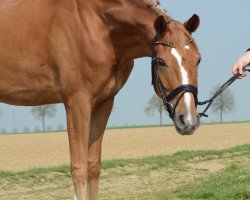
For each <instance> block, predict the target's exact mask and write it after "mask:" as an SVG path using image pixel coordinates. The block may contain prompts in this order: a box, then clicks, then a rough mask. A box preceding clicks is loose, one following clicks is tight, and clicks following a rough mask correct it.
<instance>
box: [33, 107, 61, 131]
mask: <svg viewBox="0 0 250 200" xmlns="http://www.w3.org/2000/svg"><path fill="white" fill-rule="evenodd" d="M56 112H57V109H56V105H54V104H53V105H52V104H51V105H42V106H35V107H33V108H32V110H31V113H32V114H33V115H35V117H36V118H37V119H38V120H41V122H42V130H43V132H45V118H46V117H48V118H52V117H54V116H55V115H56Z"/></svg>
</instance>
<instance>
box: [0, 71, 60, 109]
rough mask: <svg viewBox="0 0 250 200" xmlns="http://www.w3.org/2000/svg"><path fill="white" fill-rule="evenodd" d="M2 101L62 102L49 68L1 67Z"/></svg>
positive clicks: (30, 104)
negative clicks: (37, 69) (11, 68)
mask: <svg viewBox="0 0 250 200" xmlns="http://www.w3.org/2000/svg"><path fill="white" fill-rule="evenodd" d="M0 102H3V103H7V104H13V105H23V106H34V105H41V104H50V103H60V102H62V100H61V96H60V94H59V91H58V89H57V88H56V85H55V81H54V77H53V73H52V72H50V71H49V70H44V71H43V72H42V71H36V70H35V69H34V70H31V69H29V70H28V69H26V70H24V69H22V70H18V69H17V70H16V71H14V70H10V69H5V68H3V67H0Z"/></svg>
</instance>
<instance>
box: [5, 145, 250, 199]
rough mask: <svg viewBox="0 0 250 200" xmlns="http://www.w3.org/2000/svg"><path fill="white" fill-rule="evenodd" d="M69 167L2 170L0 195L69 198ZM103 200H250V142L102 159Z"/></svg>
mask: <svg viewBox="0 0 250 200" xmlns="http://www.w3.org/2000/svg"><path fill="white" fill-rule="evenodd" d="M72 196H73V188H72V182H71V178H70V173H69V168H68V166H61V167H54V168H37V169H31V170H28V171H20V172H6V171H5V172H4V171H2V172H0V199H1V200H17V199H18V200H24V199H36V200H66V199H72ZM100 196H101V197H100V199H101V200H125V199H126V200H167V199H170V200H172V199H211V200H212V199H219V200H228V199H236V200H237V199H239V200H240V199H241V200H244V199H250V144H248V145H243V146H239V147H235V148H231V149H226V150H220V151H182V152H177V153H175V154H173V155H160V156H150V157H145V158H142V159H121V160H109V161H104V162H103V163H102V176H101V188H100Z"/></svg>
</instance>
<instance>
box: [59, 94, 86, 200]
mask: <svg viewBox="0 0 250 200" xmlns="http://www.w3.org/2000/svg"><path fill="white" fill-rule="evenodd" d="M87 99H88V98H86V96H85V95H84V94H77V95H74V96H72V97H70V98H67V100H66V101H65V102H64V104H65V108H66V112H67V125H68V136H69V146H70V159H71V174H72V179H73V182H74V187H75V197H74V199H75V200H87V199H88V197H87V180H88V141H89V129H90V118H91V106H90V103H89V102H88V100H87Z"/></svg>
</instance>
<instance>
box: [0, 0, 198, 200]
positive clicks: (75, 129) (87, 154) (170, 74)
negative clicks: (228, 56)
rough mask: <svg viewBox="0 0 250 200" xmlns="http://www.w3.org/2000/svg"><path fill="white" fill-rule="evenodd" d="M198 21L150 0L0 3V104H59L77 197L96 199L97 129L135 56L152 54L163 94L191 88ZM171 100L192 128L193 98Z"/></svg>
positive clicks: (185, 128)
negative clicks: (62, 108) (180, 18)
mask: <svg viewBox="0 0 250 200" xmlns="http://www.w3.org/2000/svg"><path fill="white" fill-rule="evenodd" d="M198 26H199V17H198V16H197V15H194V16H193V17H191V18H190V19H189V20H188V21H187V22H186V23H185V24H181V23H179V22H177V21H174V20H173V19H172V18H171V17H170V16H168V15H167V14H166V13H164V12H163V11H161V10H160V9H158V8H157V4H156V3H154V2H152V1H150V0H91V1H89V0H2V1H1V2H0V27H1V34H0V72H1V73H0V101H1V102H3V103H8V104H12V105H22V106H37V105H42V104H53V103H63V104H64V105H65V109H66V113H67V126H68V137H69V145H70V157H71V172H72V179H73V183H74V188H75V195H74V198H75V199H77V200H83V199H91V200H95V199H98V187H99V186H98V185H99V176H100V164H101V143H102V138H103V133H104V130H105V127H106V124H107V120H108V118H109V115H110V112H111V109H112V106H113V102H114V97H115V95H116V94H117V93H118V91H119V90H120V89H121V88H122V87H123V85H124V84H125V82H126V81H127V79H128V77H129V75H130V73H131V71H132V69H133V60H134V59H136V58H141V57H145V56H147V57H150V56H151V53H152V51H153V52H154V54H155V55H154V58H155V61H156V68H155V69H154V72H153V76H156V75H157V76H156V78H155V79H157V80H158V81H154V85H155V90H156V92H157V94H158V95H160V96H161V97H163V94H162V89H163V90H164V93H165V94H167V93H170V92H171V91H172V90H174V89H175V88H178V87H179V86H181V85H184V84H186V85H187V84H190V85H193V86H196V85H197V65H198V62H199V59H200V54H199V51H198V48H197V46H196V44H195V42H194V41H193V40H191V39H192V38H191V33H192V32H194V31H195V30H196V29H197V28H198ZM187 41H189V42H188V43H187ZM153 44H154V45H153ZM159 80H160V82H159ZM159 83H161V84H159ZM159 86H161V87H160V88H159ZM184 93H185V94H184ZM131 98H132V97H131ZM167 103H170V102H167ZM171 103H172V104H177V103H178V105H177V106H175V108H174V115H173V116H172V117H173V120H174V123H175V126H176V128H177V130H178V131H179V132H180V133H181V134H191V133H193V131H194V130H195V129H196V128H197V126H198V124H199V119H198V117H197V116H198V114H197V111H196V100H195V95H193V94H192V91H186V90H185V91H184V92H183V93H182V94H180V93H178V94H176V95H175V96H173V98H172V99H171ZM169 105H170V104H169Z"/></svg>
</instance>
